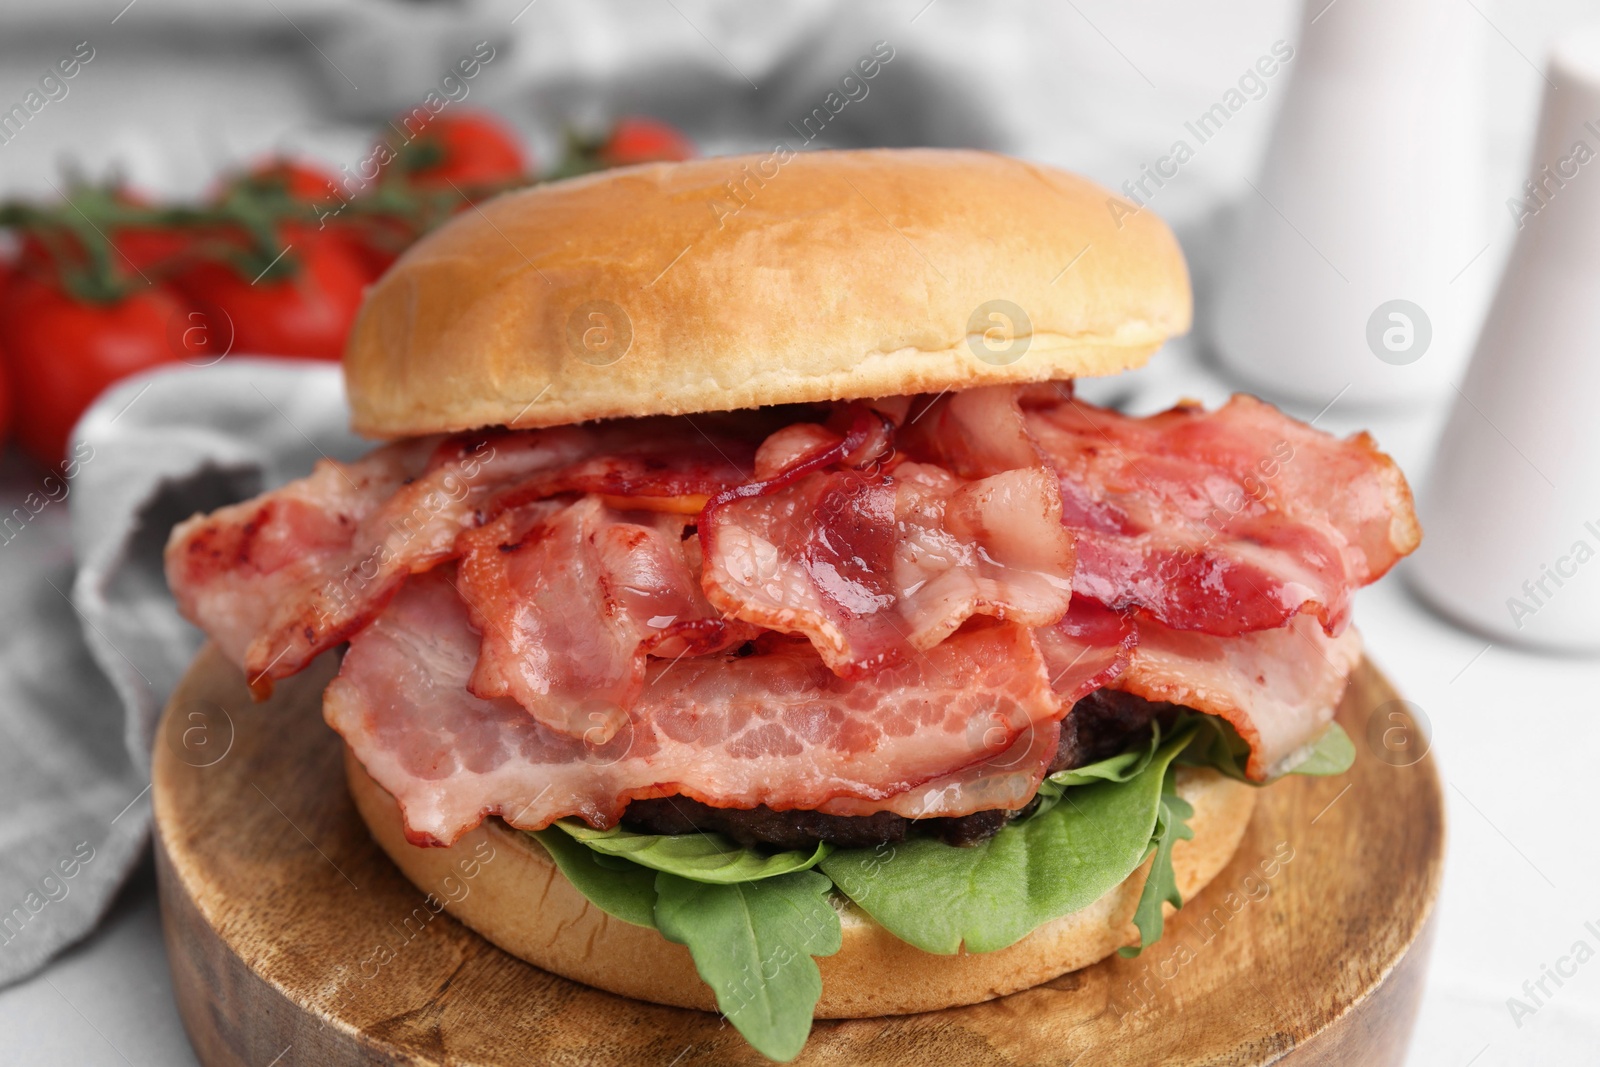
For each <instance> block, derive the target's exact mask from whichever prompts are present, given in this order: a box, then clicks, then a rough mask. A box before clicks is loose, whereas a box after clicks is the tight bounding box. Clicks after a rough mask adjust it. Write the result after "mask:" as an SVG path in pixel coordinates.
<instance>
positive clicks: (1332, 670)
mask: <svg viewBox="0 0 1600 1067" xmlns="http://www.w3.org/2000/svg"><path fill="white" fill-rule="evenodd" d="M1360 660H1361V635H1360V634H1359V633H1357V632H1356V629H1355V627H1353V626H1352V627H1348V628H1347V629H1345V631H1344V632H1343V633H1342V634H1340V635H1339V636H1338V637H1329V636H1328V635H1327V634H1326V633H1324V632H1323V630H1322V628H1321V627H1320V626H1318V625H1317V624H1316V622H1315V621H1314V620H1313V619H1312V618H1311V617H1310V616H1306V615H1300V616H1296V617H1295V618H1294V619H1293V620H1291V621H1290V623H1289V625H1287V626H1284V627H1281V628H1279V629H1276V630H1261V631H1259V632H1256V633H1251V634H1246V635H1244V636H1242V637H1213V636H1211V635H1209V634H1201V633H1191V632H1185V631H1182V630H1173V629H1170V628H1168V627H1165V626H1160V625H1158V624H1155V623H1148V622H1145V623H1140V624H1139V646H1138V648H1137V649H1136V650H1135V651H1134V654H1133V662H1132V663H1131V664H1130V665H1129V667H1128V670H1127V672H1126V673H1124V674H1123V675H1122V676H1121V677H1119V678H1117V679H1116V680H1115V681H1113V682H1112V683H1111V688H1113V689H1121V690H1124V691H1125V692H1129V693H1133V694H1135V695H1136V696H1141V697H1144V698H1145V699H1146V700H1153V701H1169V702H1171V703H1173V704H1181V705H1183V706H1185V707H1189V708H1193V709H1195V710H1196V711H1203V712H1206V713H1207V714H1210V715H1218V716H1221V717H1222V718H1224V719H1226V720H1228V722H1230V723H1232V724H1233V726H1234V729H1236V730H1238V731H1239V736H1241V737H1243V738H1244V739H1245V741H1247V742H1249V744H1250V761H1249V765H1248V767H1247V769H1246V773H1247V774H1248V775H1249V776H1250V777H1251V778H1253V779H1255V780H1256V781H1263V780H1265V779H1267V778H1268V777H1271V776H1272V775H1274V774H1277V773H1281V772H1282V771H1284V770H1288V769H1289V768H1290V767H1292V766H1293V763H1294V762H1295V757H1296V756H1297V755H1298V754H1299V752H1300V750H1301V749H1302V748H1304V747H1305V746H1306V745H1308V744H1310V743H1311V742H1313V741H1315V740H1316V739H1317V738H1318V737H1319V736H1321V734H1322V731H1323V729H1324V728H1325V727H1326V726H1327V724H1328V723H1329V722H1331V721H1332V720H1333V713H1334V712H1335V711H1336V710H1337V709H1338V706H1339V700H1340V698H1341V697H1342V696H1343V694H1344V687H1345V682H1346V681H1347V680H1348V678H1349V677H1350V672H1351V671H1352V670H1354V669H1355V666H1356V664H1357V663H1358V662H1360Z"/></svg>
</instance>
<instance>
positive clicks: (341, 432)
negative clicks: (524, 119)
mask: <svg viewBox="0 0 1600 1067" xmlns="http://www.w3.org/2000/svg"><path fill="white" fill-rule="evenodd" d="M348 419H349V413H348V411H347V409H346V407H345V400H344V383H343V379H342V377H341V376H340V373H339V368H338V367H337V366H332V365H328V364H314V363H307V362H303V361H288V360H266V359H242V358H235V357H230V358H229V359H228V360H227V361H225V362H224V363H221V364H218V365H216V366H213V367H207V368H191V367H182V368H178V369H167V370H162V371H157V372H154V373H151V374H147V375H142V376H140V377H137V378H133V379H130V380H128V381H126V382H123V383H120V384H119V385H117V386H115V387H113V388H112V389H110V390H109V391H108V392H106V393H105V394H104V395H103V396H102V397H101V398H100V399H99V400H98V401H97V402H96V404H95V405H94V407H93V408H91V409H90V411H89V412H88V413H87V414H86V415H85V417H84V419H83V421H82V422H81V423H80V424H79V426H78V429H77V433H76V436H75V439H74V443H73V447H72V449H71V451H70V453H69V455H70V456H71V457H72V460H71V462H72V463H73V464H74V465H75V469H69V470H68V471H67V472H66V473H69V474H71V475H72V477H71V480H70V482H69V481H67V480H66V479H64V478H62V477H61V475H62V473H63V472H62V471H61V470H60V469H59V468H58V469H57V470H54V471H46V470H44V469H42V468H39V467H37V466H36V465H33V464H29V463H27V462H26V461H23V460H22V459H20V457H18V456H16V455H15V454H14V453H13V454H12V455H11V456H10V457H9V458H8V460H7V462H6V463H5V464H4V465H3V467H0V500H3V501H4V503H5V507H6V508H8V509H10V510H9V511H7V512H6V513H5V514H0V597H3V600H0V603H4V604H5V606H6V613H5V619H4V622H3V623H0V740H3V744H0V798H4V800H5V804H4V805H3V806H0V985H3V984H6V983H9V982H13V981H15V980H17V979H19V978H22V977H24V976H26V975H27V974H29V973H30V972H32V971H33V970H35V969H37V968H38V967H40V966H41V965H43V964H44V963H46V962H47V961H48V960H49V959H50V958H51V957H52V956H53V955H55V953H56V952H58V951H60V950H61V949H62V948H63V947H65V946H66V945H68V944H70V943H72V942H73V941H76V940H77V939H78V938H80V937H82V936H83V935H84V934H86V933H88V932H89V930H90V929H92V928H93V926H94V925H95V923H96V922H97V921H98V920H99V918H100V916H101V914H102V913H103V912H104V911H105V909H106V908H107V906H108V905H109V904H110V902H111V899H112V897H113V896H114V894H115V892H116V890H117V888H118V887H119V886H121V884H122V882H123V880H124V879H125V878H126V877H127V875H128V872H129V871H130V870H131V869H132V867H133V865H134V863H135V862H136V861H137V859H138V857H139V855H140V851H141V849H142V847H143V845H144V841H145V837H146V834H147V833H148V831H149V826H150V798H149V788H148V787H149V780H150V779H149V773H150V752H151V746H152V744H154V743H160V742H159V740H158V739H157V738H156V737H155V731H156V723H157V720H158V719H159V716H160V714H161V709H162V707H163V705H164V703H165V701H166V698H167V696H168V695H169V694H170V693H171V692H172V689H173V687H174V686H175V685H176V684H177V682H178V680H179V678H181V677H182V675H183V672H184V670H185V669H186V668H187V667H188V664H189V661H190V660H191V659H192V658H193V656H194V653H195V651H196V650H197V649H198V648H199V647H200V644H201V642H202V640H203V637H202V635H201V633H200V631H198V630H197V629H195V628H194V627H193V626H191V625H190V624H189V623H187V622H186V621H184V620H183V619H182V618H180V617H179V615H178V613H177V609H176V607H175V606H174V604H173V601H172V597H171V595H170V594H169V593H168V592H167V586H166V580H165V578H164V577H163V574H162V566H161V551H162V548H163V546H164V545H165V543H166V537H167V533H168V531H169V530H170V529H171V528H172V526H173V524H174V523H176V522H179V521H181V520H182V519H184V518H187V517H188V516H189V515H191V514H193V513H194V512H196V511H207V510H210V509H212V508H216V507H220V506H221V505H223V504H226V503H230V502H232V501H235V500H242V499H244V498H246V497H249V496H252V495H254V494H255V493H257V492H260V491H261V490H263V489H266V488H270V487H272V486H275V485H279V484H281V483H283V482H285V481H289V480H291V479H293V478H297V477H300V476H302V475H304V474H306V473H308V472H309V471H310V469H311V465H312V464H313V463H314V462H315V461H316V460H317V459H318V457H319V456H322V455H327V456H331V457H334V458H336V459H350V458H354V457H355V456H358V455H361V454H362V453H363V452H365V451H366V450H367V449H369V448H370V447H371V442H363V441H361V440H360V439H358V438H356V437H354V436H352V435H351V434H350V433H349V431H348V430H347V428H346V424H347V422H348ZM74 560H76V561H77V563H76V571H75V570H74ZM119 726H120V728H119Z"/></svg>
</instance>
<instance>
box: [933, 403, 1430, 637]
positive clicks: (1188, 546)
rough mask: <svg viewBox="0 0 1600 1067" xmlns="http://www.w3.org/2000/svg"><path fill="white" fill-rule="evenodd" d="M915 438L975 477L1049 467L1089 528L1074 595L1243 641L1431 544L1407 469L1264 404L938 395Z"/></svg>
mask: <svg viewBox="0 0 1600 1067" xmlns="http://www.w3.org/2000/svg"><path fill="white" fill-rule="evenodd" d="M901 441H902V443H903V444H904V445H905V446H906V448H907V449H908V450H909V451H911V452H912V453H913V454H914V455H918V456H927V457H930V458H932V459H934V460H936V461H937V462H940V463H942V464H944V465H945V466H947V467H948V468H949V469H951V470H953V471H955V472H956V473H958V474H962V475H964V476H967V477H975V476H979V475H983V474H993V473H995V472H996V471H999V470H1005V469H1009V468H1014V467H1018V466H1025V465H1028V464H1032V463H1037V462H1039V461H1040V457H1042V458H1043V459H1044V461H1045V462H1047V463H1049V465H1050V466H1051V467H1052V468H1053V469H1054V470H1055V471H1056V472H1057V474H1058V475H1059V476H1060V479H1061V497H1062V507H1063V521H1064V522H1065V523H1066V524H1067V525H1068V526H1069V527H1071V528H1072V530H1073V531H1074V533H1075V534H1077V539H1078V540H1077V544H1078V568H1077V572H1076V574H1075V576H1074V579H1073V588H1074V590H1075V591H1076V592H1078V593H1079V594H1081V595H1086V596H1089V597H1092V598H1094V599H1096V600H1098V601H1100V602H1101V603H1104V604H1107V605H1109V606H1110V607H1112V608H1116V609H1127V608H1137V609H1139V610H1140V611H1141V612H1142V613H1144V614H1147V615H1149V616H1153V617H1154V618H1156V619H1158V620H1160V621H1161V622H1162V623H1164V624H1166V625H1168V626H1172V627H1176V628H1178V629H1185V630H1201V631H1204V632H1206V633H1211V634H1217V635H1236V634H1243V633H1248V632H1251V631H1254V630H1264V629H1273V628H1276V627H1279V626H1283V625H1284V624H1285V623H1287V622H1288V621H1289V619H1290V617H1292V616H1294V615H1296V614H1299V613H1302V612H1304V613H1309V614H1313V615H1315V616H1316V617H1317V618H1318V619H1319V620H1320V621H1321V622H1322V623H1323V625H1324V627H1325V628H1326V629H1327V630H1328V632H1329V633H1337V632H1338V631H1339V630H1340V629H1341V628H1342V627H1343V626H1344V625H1345V623H1346V622H1347V621H1348V618H1349V610H1350V594H1351V592H1352V591H1353V590H1354V589H1356V588H1357V587H1359V586H1362V585H1366V584H1368V583H1369V582H1372V581H1375V580H1377V579H1378V578H1379V577H1381V576H1382V575H1383V574H1384V573H1385V572H1386V571H1387V570H1388V569H1389V568H1390V567H1392V566H1393V565H1394V564H1395V562H1396V561H1398V560H1399V559H1400V558H1401V557H1402V556H1404V555H1406V554H1407V553H1409V552H1411V551H1412V550H1413V549H1414V548H1416V545H1417V542H1418V540H1419V538H1420V531H1419V529H1418V527H1417V522H1416V516H1415V513H1414V511H1413V509H1412V502H1411V494H1410V490H1409V489H1408V488H1407V486H1406V483H1405V479H1404V477H1403V476H1402V475H1401V474H1400V471H1399V469H1398V468H1397V467H1396V466H1395V465H1394V463H1393V462H1392V461H1391V460H1390V459H1389V458H1388V457H1387V456H1385V455H1383V453H1381V452H1379V451H1378V450H1377V448H1376V446H1375V444H1374V442H1373V441H1372V439H1371V438H1370V437H1369V436H1367V435H1366V434H1359V435H1357V436H1355V437H1352V438H1349V439H1347V440H1339V439H1337V438H1334V437H1332V436H1330V435H1328V434H1324V433H1321V432H1319V431H1317V430H1314V429H1312V428H1311V427H1309V426H1306V425H1304V424H1302V423H1300V422H1297V421H1295V420H1294V419H1291V418H1289V417H1288V416H1286V415H1284V414H1283V413H1282V412H1280V411H1278V410H1277V409H1276V408H1273V407H1272V406H1271V405H1268V404H1265V403H1263V402H1261V401H1259V400H1256V399H1255V398H1254V397H1250V396H1244V395H1238V396H1235V397H1233V399H1231V400H1230V401H1229V402H1228V403H1227V404H1225V405H1223V406H1222V407H1221V408H1220V409H1218V410H1216V411H1214V412H1207V411H1205V410H1203V409H1201V408H1200V407H1199V406H1198V405H1183V406H1179V407H1176V408H1173V409H1172V410H1170V411H1166V412H1163V413H1161V414H1158V415H1153V416H1150V417H1148V418H1131V417H1129V416H1126V415H1121V414H1119V413H1117V412H1114V411H1108V410H1105V409H1102V408H1096V407H1093V406H1090V405H1086V404H1082V403H1080V402H1078V401H1077V400H1075V399H1073V398H1072V395H1071V392H1070V390H1069V389H1065V388H1063V389H1053V388H1049V387H1043V388H1041V387H1024V388H1021V389H1013V388H1011V387H996V388H990V389H976V390H972V391H971V392H968V393H961V394H953V395H949V396H946V397H944V398H942V399H940V400H939V401H937V402H935V403H934V404H933V405H932V406H931V407H929V408H928V409H927V410H926V412H924V413H923V414H922V416H921V417H919V418H918V419H917V421H916V422H915V423H914V424H912V425H911V426H910V427H909V428H908V429H907V430H906V431H902V433H901Z"/></svg>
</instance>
